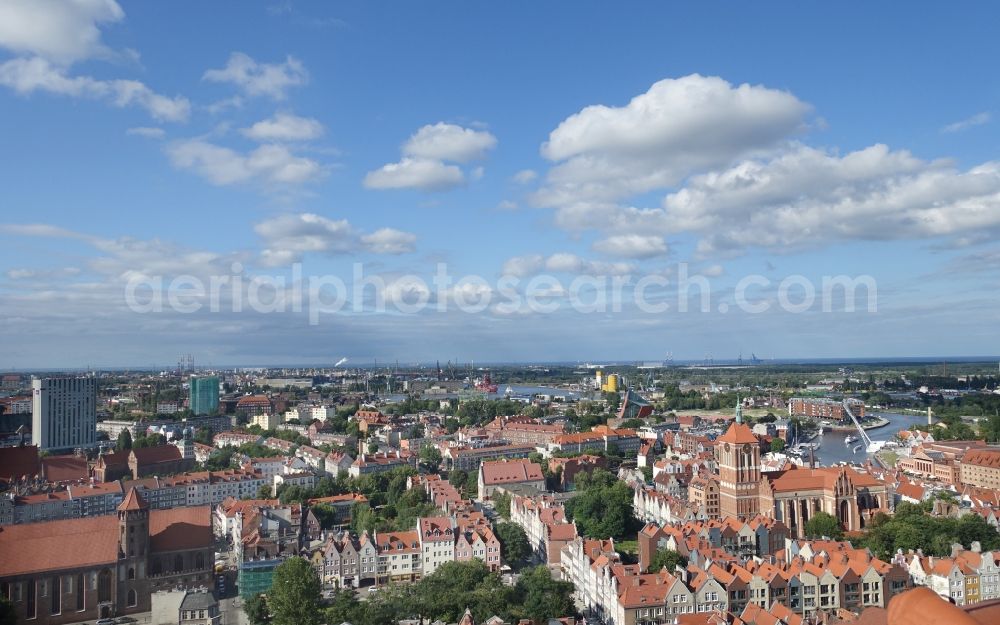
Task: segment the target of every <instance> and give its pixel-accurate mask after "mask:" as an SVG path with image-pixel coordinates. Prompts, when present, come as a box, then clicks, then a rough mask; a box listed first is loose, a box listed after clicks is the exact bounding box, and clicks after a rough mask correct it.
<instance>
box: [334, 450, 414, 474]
mask: <svg viewBox="0 0 1000 625" xmlns="http://www.w3.org/2000/svg"><path fill="white" fill-rule="evenodd" d="M416 466H417V456H416V455H415V454H410V453H407V452H405V451H389V452H378V453H374V454H361V455H360V456H358V458H357V460H355V461H354V462H352V463H351V466H350V467H349V468H348V469H347V474H348V475H350V476H351V477H361V476H362V475H370V474H372V473H384V472H386V471H392V470H393V469H398V468H401V467H413V468H416Z"/></svg>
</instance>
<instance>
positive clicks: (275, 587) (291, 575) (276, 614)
mask: <svg viewBox="0 0 1000 625" xmlns="http://www.w3.org/2000/svg"><path fill="white" fill-rule="evenodd" d="M321 591H322V584H321V583H320V581H319V576H318V575H316V570H315V569H313V567H312V565H311V564H309V562H308V561H306V560H305V559H303V558H298V557H296V558H289V559H287V560H285V561H284V562H282V563H281V564H279V565H278V567H277V568H276V569H274V583H273V584H272V585H271V590H270V592H269V593H268V595H267V606H268V608H269V610H270V612H271V616H272V620H273V622H274V625H320V622H321V621H322V614H321V612H320V606H319V599H320V592H321Z"/></svg>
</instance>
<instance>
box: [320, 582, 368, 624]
mask: <svg viewBox="0 0 1000 625" xmlns="http://www.w3.org/2000/svg"><path fill="white" fill-rule="evenodd" d="M360 609H361V605H360V602H359V601H358V600H357V598H355V596H354V591H353V590H348V589H346V588H340V589H338V590H337V591H335V592H334V593H333V596H332V597H330V599H329V600H327V608H326V610H325V611H324V613H323V615H324V617H325V619H324V622H326V623H330V625H340V623H356V622H358V621H359V620H360V618H359V617H360V614H359V612H360Z"/></svg>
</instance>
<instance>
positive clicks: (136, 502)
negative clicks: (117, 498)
mask: <svg viewBox="0 0 1000 625" xmlns="http://www.w3.org/2000/svg"><path fill="white" fill-rule="evenodd" d="M148 509H149V506H148V505H146V501H145V500H144V499H143V498H142V495H140V494H139V491H138V490H136V488H135V486H133V487H132V488H130V489H129V491H128V494H127V495H125V499H122V502H121V503H120V504H118V512H125V511H129V510H148Z"/></svg>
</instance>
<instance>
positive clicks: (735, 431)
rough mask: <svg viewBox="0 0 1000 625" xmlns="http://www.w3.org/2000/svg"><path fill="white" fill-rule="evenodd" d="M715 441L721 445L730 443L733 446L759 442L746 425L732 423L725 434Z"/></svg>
mask: <svg viewBox="0 0 1000 625" xmlns="http://www.w3.org/2000/svg"><path fill="white" fill-rule="evenodd" d="M717 440H720V441H722V442H723V443H732V444H734V445H742V444H744V443H752V444H755V445H756V444H757V443H759V442H760V440H759V439H758V438H757V436H756V435H755V434H754V433H753V430H751V429H750V426H748V425H747V424H746V423H735V422H734V423H733V424H732V425H730V426H729V427H728V428H727V429H726V432H725V434H723V435H722V436H720V437H719V438H718V439H717Z"/></svg>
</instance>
